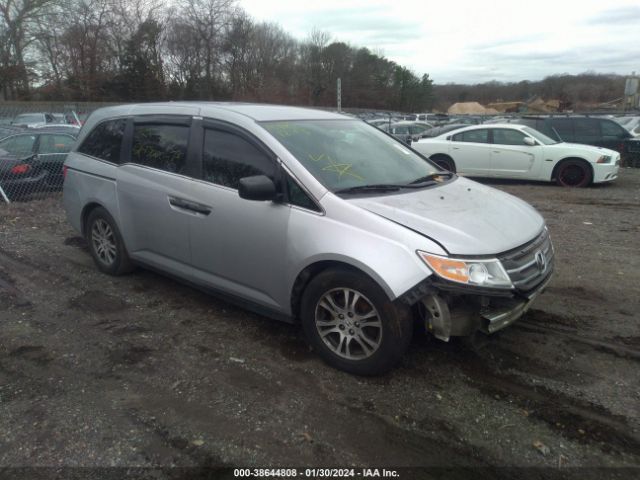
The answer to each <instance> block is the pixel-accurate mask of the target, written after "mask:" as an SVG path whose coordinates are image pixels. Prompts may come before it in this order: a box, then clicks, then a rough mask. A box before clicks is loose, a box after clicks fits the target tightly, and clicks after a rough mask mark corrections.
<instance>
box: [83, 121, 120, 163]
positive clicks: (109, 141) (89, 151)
mask: <svg viewBox="0 0 640 480" xmlns="http://www.w3.org/2000/svg"><path fill="white" fill-rule="evenodd" d="M126 125H127V121H126V119H124V118H119V119H118V120H110V121H108V122H103V123H101V124H100V125H98V126H96V127H95V128H94V129H93V130H92V131H91V133H90V134H89V135H87V138H86V139H85V140H84V142H82V145H80V148H78V152H80V153H84V154H85V155H89V156H91V157H95V158H99V159H100V160H106V161H107V162H112V163H120V148H121V147H122V137H123V136H124V128H125V126H126Z"/></svg>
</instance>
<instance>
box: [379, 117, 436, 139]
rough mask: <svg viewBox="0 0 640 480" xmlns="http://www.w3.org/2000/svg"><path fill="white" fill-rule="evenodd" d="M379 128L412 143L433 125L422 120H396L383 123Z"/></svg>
mask: <svg viewBox="0 0 640 480" xmlns="http://www.w3.org/2000/svg"><path fill="white" fill-rule="evenodd" d="M378 128H380V129H381V130H383V131H385V132H387V133H390V134H391V135H393V136H394V137H396V138H397V139H398V140H401V141H402V142H404V143H406V144H411V142H415V141H416V140H419V139H420V137H421V136H422V134H423V133H424V132H425V131H426V130H429V129H430V128H433V125H431V124H429V123H422V122H396V123H392V124H391V125H389V124H385V123H383V124H381V125H379V126H378Z"/></svg>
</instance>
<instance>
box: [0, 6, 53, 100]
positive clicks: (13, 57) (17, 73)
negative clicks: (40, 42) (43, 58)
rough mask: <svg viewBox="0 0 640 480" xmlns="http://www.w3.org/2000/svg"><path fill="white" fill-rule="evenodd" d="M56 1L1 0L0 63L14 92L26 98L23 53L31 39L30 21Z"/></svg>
mask: <svg viewBox="0 0 640 480" xmlns="http://www.w3.org/2000/svg"><path fill="white" fill-rule="evenodd" d="M56 1H57V0H2V1H0V22H2V28H1V31H2V36H3V44H4V50H5V52H4V55H3V60H4V61H5V62H6V63H5V64H3V66H4V67H5V69H6V73H9V72H10V73H11V79H12V83H14V85H15V91H16V93H17V94H18V95H21V96H24V97H25V98H28V97H29V90H30V79H29V71H28V69H27V62H26V52H27V49H28V48H29V46H30V45H31V43H33V41H34V36H33V30H34V24H35V23H36V22H37V21H38V19H39V18H40V17H41V16H42V15H44V14H45V13H46V9H47V8H48V7H49V6H51V5H53V4H54V3H55V2H56Z"/></svg>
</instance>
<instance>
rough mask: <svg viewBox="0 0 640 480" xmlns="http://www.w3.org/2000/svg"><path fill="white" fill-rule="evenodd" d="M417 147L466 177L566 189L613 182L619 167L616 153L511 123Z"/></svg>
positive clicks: (426, 141)
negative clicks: (524, 181)
mask: <svg viewBox="0 0 640 480" xmlns="http://www.w3.org/2000/svg"><path fill="white" fill-rule="evenodd" d="M413 148H414V149H415V150H417V151H418V152H420V153H422V154H423V155H425V156H428V157H429V158H431V160H433V161H434V162H435V163H436V164H438V165H439V166H441V167H442V168H444V169H446V170H448V171H451V172H457V173H459V174H463V175H466V176H479V177H501V178H521V179H527V180H542V181H548V182H550V181H556V182H557V183H558V184H560V185H562V186H565V187H586V186H587V185H590V184H591V183H601V182H611V181H613V180H615V179H616V178H617V177H618V169H619V165H620V154H619V153H618V152H616V151H614V150H609V149H607V148H602V147H592V146H589V145H580V144H572V143H565V142H560V141H557V140H554V139H552V138H549V137H547V136H546V135H544V134H543V133H541V132H539V131H537V130H535V129H533V128H531V127H527V126H525V125H514V124H508V123H506V124H491V125H482V126H473V127H467V128H464V129H460V130H456V131H455V132H453V133H449V134H444V135H440V136H439V137H436V138H430V139H423V140H420V141H419V142H417V143H415V144H414V145H413Z"/></svg>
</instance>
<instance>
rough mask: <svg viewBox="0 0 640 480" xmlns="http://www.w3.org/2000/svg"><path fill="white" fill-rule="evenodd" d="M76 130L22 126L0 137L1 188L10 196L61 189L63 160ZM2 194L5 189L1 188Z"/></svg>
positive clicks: (72, 142) (69, 148) (70, 146)
mask: <svg viewBox="0 0 640 480" xmlns="http://www.w3.org/2000/svg"><path fill="white" fill-rule="evenodd" d="M76 136H77V131H70V130H69V129H67V128H61V129H56V128H53V127H48V128H46V129H45V128H41V129H26V130H22V131H19V132H16V133H13V134H10V135H9V136H7V137H5V138H2V139H1V140H0V188H2V190H3V192H4V194H5V195H6V196H7V197H8V198H9V199H15V198H19V197H21V196H23V195H26V194H30V193H34V192H42V191H52V190H60V189H61V188H62V183H63V164H64V161H65V159H66V158H67V153H69V152H70V151H71V148H72V147H73V144H74V143H75V140H76ZM0 196H2V192H0Z"/></svg>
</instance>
